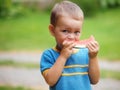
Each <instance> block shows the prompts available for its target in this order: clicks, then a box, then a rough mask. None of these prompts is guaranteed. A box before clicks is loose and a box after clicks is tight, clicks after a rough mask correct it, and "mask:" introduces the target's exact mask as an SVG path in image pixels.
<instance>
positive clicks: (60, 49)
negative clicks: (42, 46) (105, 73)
mask: <svg viewBox="0 0 120 90" xmlns="http://www.w3.org/2000/svg"><path fill="white" fill-rule="evenodd" d="M83 20H84V15H83V12H82V10H81V9H80V7H79V6H77V5H76V4H74V3H72V2H70V1H62V2H60V3H58V4H56V5H55V6H54V7H53V9H52V13H51V22H50V25H49V31H50V33H51V34H52V36H53V37H55V40H56V47H55V48H54V49H52V48H51V49H48V50H45V51H44V52H43V54H42V57H41V62H40V66H41V72H42V75H43V77H44V78H45V80H46V82H47V83H48V85H49V86H50V90H91V85H90V84H96V83H97V82H98V81H99V77H100V72H99V66H98V60H97V53H98V51H99V45H98V42H97V41H95V40H93V41H91V42H89V43H88V44H87V48H82V49H78V51H75V50H74V49H73V47H75V45H76V44H75V41H78V40H79V38H80V35H81V32H82V24H83ZM92 38H94V37H92Z"/></svg>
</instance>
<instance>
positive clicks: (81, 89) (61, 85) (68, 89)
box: [40, 48, 91, 90]
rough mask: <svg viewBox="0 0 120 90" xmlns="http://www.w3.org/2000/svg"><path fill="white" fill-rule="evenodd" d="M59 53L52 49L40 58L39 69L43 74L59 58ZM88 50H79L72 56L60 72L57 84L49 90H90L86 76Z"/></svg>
mask: <svg viewBox="0 0 120 90" xmlns="http://www.w3.org/2000/svg"><path fill="white" fill-rule="evenodd" d="M59 55H60V53H59V52H57V51H56V50H54V49H48V50H45V51H44V52H43V54H42V57H41V62H40V69H41V72H42V73H43V72H44V71H45V70H47V69H49V68H51V67H52V66H53V65H54V63H55V62H56V60H57V58H58V57H59ZM88 64H89V57H88V49H87V48H84V49H80V50H79V51H78V52H76V53H74V54H72V55H71V56H70V57H69V58H68V60H67V61H66V64H65V66H64V69H63V71H62V75H61V77H60V78H59V80H58V82H57V83H56V84H55V85H54V86H52V87H50V90H91V85H90V80H89V76H88Z"/></svg>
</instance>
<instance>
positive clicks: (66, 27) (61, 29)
mask: <svg viewBox="0 0 120 90" xmlns="http://www.w3.org/2000/svg"><path fill="white" fill-rule="evenodd" d="M82 23H83V20H82V19H81V20H77V19H74V18H72V17H70V16H62V17H59V19H58V20H57V23H56V26H52V29H51V31H50V32H51V33H52V35H53V36H54V37H55V39H56V42H57V46H59V48H62V44H63V42H64V41H65V40H68V41H72V42H74V41H77V40H79V38H80V35H81V29H82Z"/></svg>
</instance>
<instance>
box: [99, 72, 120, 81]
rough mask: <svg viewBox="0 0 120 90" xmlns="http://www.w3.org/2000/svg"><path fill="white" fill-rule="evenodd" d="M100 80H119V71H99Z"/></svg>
mask: <svg viewBox="0 0 120 90" xmlns="http://www.w3.org/2000/svg"><path fill="white" fill-rule="evenodd" d="M101 78H113V79H116V80H120V71H111V70H101Z"/></svg>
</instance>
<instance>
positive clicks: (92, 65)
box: [87, 40, 100, 84]
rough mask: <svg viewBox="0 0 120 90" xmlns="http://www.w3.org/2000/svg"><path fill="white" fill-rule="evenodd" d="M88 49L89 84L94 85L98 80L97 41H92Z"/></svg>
mask: <svg viewBox="0 0 120 90" xmlns="http://www.w3.org/2000/svg"><path fill="white" fill-rule="evenodd" d="M87 47H88V49H89V58H90V61H89V71H88V74H89V77H90V82H91V84H96V83H97V82H98V81H99V78H100V70H99V65H98V58H97V53H98V51H99V45H98V42H97V41H95V40H94V41H92V42H90V43H89V44H88V45H87Z"/></svg>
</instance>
